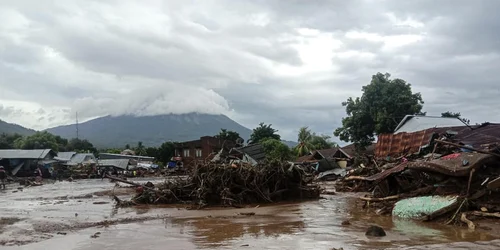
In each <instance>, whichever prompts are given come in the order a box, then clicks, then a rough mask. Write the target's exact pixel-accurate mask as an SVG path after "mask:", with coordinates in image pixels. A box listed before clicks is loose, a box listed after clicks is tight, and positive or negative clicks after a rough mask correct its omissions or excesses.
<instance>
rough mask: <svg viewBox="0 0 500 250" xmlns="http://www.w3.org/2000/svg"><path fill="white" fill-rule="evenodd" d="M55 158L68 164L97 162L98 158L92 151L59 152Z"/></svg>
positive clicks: (63, 163) (77, 164)
mask: <svg viewBox="0 0 500 250" xmlns="http://www.w3.org/2000/svg"><path fill="white" fill-rule="evenodd" d="M54 159H55V160H57V161H58V162H60V163H61V164H62V165H66V166H79V165H92V164H97V159H96V158H95V156H94V154H91V153H76V152H59V153H57V157H55V158H54Z"/></svg>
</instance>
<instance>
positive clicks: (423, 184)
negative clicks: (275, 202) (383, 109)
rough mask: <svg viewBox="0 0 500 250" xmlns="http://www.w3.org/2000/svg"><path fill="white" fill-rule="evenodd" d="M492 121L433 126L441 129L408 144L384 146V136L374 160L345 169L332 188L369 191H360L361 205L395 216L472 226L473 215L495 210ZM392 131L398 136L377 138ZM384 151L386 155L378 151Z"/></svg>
mask: <svg viewBox="0 0 500 250" xmlns="http://www.w3.org/2000/svg"><path fill="white" fill-rule="evenodd" d="M494 125H495V126H494ZM494 125H492V124H486V125H481V126H477V127H475V128H467V129H463V128H461V129H460V130H459V132H458V133H456V132H453V131H449V130H447V131H444V130H443V129H440V130H436V129H433V130H434V131H440V132H441V134H436V133H434V134H429V135H427V133H428V132H425V135H426V136H425V138H428V139H429V141H428V142H425V140H420V141H419V142H414V141H411V143H413V144H411V145H413V146H412V147H411V149H412V150H408V148H406V147H404V146H403V144H402V142H399V141H398V143H399V144H397V147H394V146H392V147H390V148H389V147H388V146H387V145H390V144H388V143H387V142H386V141H383V142H381V143H380V145H382V146H383V147H385V148H384V149H383V150H382V149H377V152H378V157H377V158H376V159H377V160H376V161H373V162H372V163H370V164H366V162H365V165H363V164H361V165H360V166H359V167H357V168H354V169H352V170H349V171H348V172H347V174H346V176H345V177H341V178H340V179H339V180H338V181H337V183H336V190H337V191H347V192H369V193H370V194H369V195H365V196H363V197H360V200H362V201H364V202H365V206H366V207H368V206H372V207H377V208H383V209H385V210H387V211H389V214H392V215H393V216H394V217H399V218H403V219H419V220H424V221H429V220H437V219H442V220H444V221H446V223H447V224H450V223H464V225H465V224H467V225H468V227H469V228H471V229H473V228H475V226H474V222H473V220H474V219H477V218H479V217H489V218H495V217H497V216H496V215H500V192H499V191H500V151H499V143H500V136H499V135H497V134H496V133H497V130H493V129H492V128H493V127H496V128H498V126H496V124H494ZM474 129H476V130H474ZM481 131H483V132H484V133H482V132H481ZM488 133H489V134H488ZM415 134H423V133H422V132H415ZM396 137H401V136H400V135H398V136H396V135H394V136H392V135H384V136H381V137H380V138H385V139H384V140H388V139H387V138H389V139H391V140H392V139H393V138H396ZM403 137H408V138H413V137H415V135H414V134H407V135H403ZM380 138H379V140H380ZM422 138H424V137H422ZM377 146H379V144H377ZM398 149H399V150H400V151H397V150H398ZM384 152H386V153H390V155H388V156H382V155H381V153H384ZM498 217H499V218H500V216H498Z"/></svg>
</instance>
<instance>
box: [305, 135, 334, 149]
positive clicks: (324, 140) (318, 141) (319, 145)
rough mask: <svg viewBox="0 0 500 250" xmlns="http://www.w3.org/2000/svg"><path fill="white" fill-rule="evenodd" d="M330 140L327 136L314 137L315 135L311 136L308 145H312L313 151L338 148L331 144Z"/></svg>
mask: <svg viewBox="0 0 500 250" xmlns="http://www.w3.org/2000/svg"><path fill="white" fill-rule="evenodd" d="M331 138H332V137H331V136H329V135H316V134H313V136H312V139H311V142H310V143H311V145H312V148H314V149H315V150H320V149H327V148H333V147H338V145H337V143H335V142H332V141H331V140H330V139H331Z"/></svg>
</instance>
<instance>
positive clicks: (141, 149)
mask: <svg viewBox="0 0 500 250" xmlns="http://www.w3.org/2000/svg"><path fill="white" fill-rule="evenodd" d="M134 151H135V154H136V155H145V154H146V148H145V147H144V145H142V141H140V142H138V143H137V147H136V148H135V149H134Z"/></svg>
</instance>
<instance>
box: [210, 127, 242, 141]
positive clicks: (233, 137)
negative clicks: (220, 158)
mask: <svg viewBox="0 0 500 250" xmlns="http://www.w3.org/2000/svg"><path fill="white" fill-rule="evenodd" d="M215 137H216V138H219V139H221V140H223V141H231V142H236V141H238V139H241V136H240V134H239V133H238V132H234V131H231V130H227V129H221V130H220V132H219V134H218V135H216V136H215Z"/></svg>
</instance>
